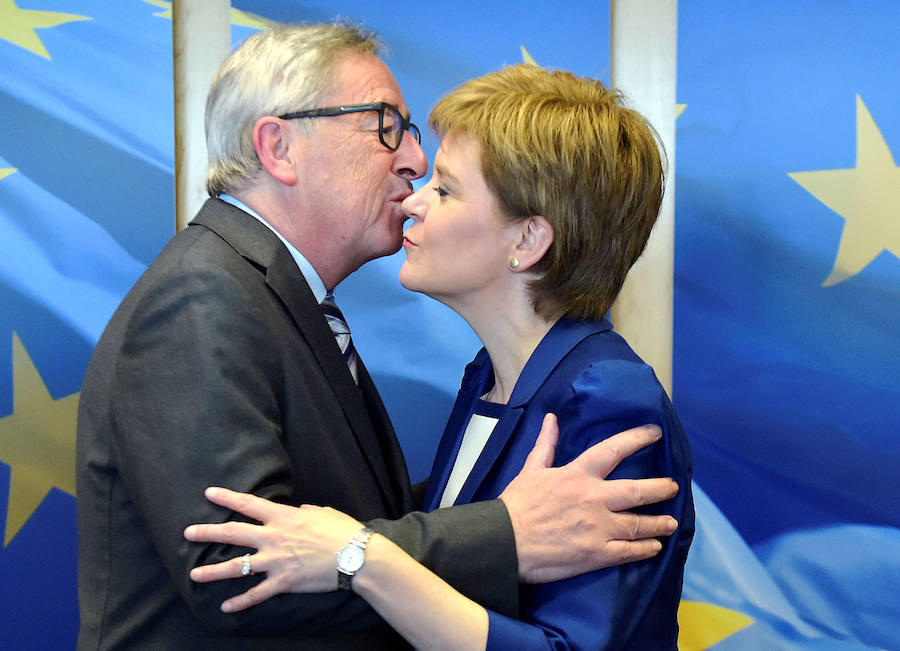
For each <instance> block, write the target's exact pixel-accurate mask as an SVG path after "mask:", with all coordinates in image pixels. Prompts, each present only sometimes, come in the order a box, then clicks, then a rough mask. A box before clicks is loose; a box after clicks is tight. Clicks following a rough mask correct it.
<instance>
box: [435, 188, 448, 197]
mask: <svg viewBox="0 0 900 651" xmlns="http://www.w3.org/2000/svg"><path fill="white" fill-rule="evenodd" d="M432 190H434V191H435V192H437V193H438V196H439V197H441V198H444V197H446V196H447V195H448V194H450V193H449V192H447V190H446V188H444V187H443V186H440V185H436V186H434V187H433V188H432Z"/></svg>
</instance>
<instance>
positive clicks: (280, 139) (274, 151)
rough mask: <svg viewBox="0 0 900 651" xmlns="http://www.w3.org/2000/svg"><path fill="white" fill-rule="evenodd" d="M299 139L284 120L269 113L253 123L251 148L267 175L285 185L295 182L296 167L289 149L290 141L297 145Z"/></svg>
mask: <svg viewBox="0 0 900 651" xmlns="http://www.w3.org/2000/svg"><path fill="white" fill-rule="evenodd" d="M300 140H302V139H301V138H298V137H297V136H296V134H295V133H294V132H293V131H292V130H291V129H289V128H288V126H287V124H286V123H285V122H284V120H281V119H279V118H276V117H274V116H271V115H267V116H265V117H261V118H260V119H259V120H257V121H256V124H254V125H253V148H254V149H255V150H256V157H257V158H258V159H259V163H260V165H262V167H263V169H264V170H265V171H266V172H268V173H269V176H271V177H272V178H274V179H275V180H276V181H279V182H280V183H284V184H285V185H295V184H296V183H297V179H298V174H297V169H296V168H295V167H294V163H293V160H294V159H293V157H292V156H291V155H290V149H291V144H292V142H293V144H294V146H298V145H299V144H300V142H299V141H300Z"/></svg>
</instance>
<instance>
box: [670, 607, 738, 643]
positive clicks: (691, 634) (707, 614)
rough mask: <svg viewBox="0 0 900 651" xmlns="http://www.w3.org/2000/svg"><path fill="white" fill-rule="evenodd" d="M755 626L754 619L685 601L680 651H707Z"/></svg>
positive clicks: (680, 615)
mask: <svg viewBox="0 0 900 651" xmlns="http://www.w3.org/2000/svg"><path fill="white" fill-rule="evenodd" d="M752 623H753V619H752V618H751V617H748V616H747V615H744V614H743V613H739V612H736V611H734V610H729V609H728V608H722V607H721V606H716V605H713V604H705V603H701V602H699V601H682V602H681V604H680V605H679V606H678V651H705V650H706V649H709V648H710V647H711V646H713V645H715V644H718V643H719V642H721V641H722V640H724V639H725V638H726V637H729V636H730V635H734V634H735V633H737V632H738V631H740V630H742V629H745V628H747V627H748V626H750V624H752Z"/></svg>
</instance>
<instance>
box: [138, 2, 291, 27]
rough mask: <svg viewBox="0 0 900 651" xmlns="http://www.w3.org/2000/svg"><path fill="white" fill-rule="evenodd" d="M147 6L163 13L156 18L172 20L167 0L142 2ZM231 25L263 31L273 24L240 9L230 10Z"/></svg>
mask: <svg viewBox="0 0 900 651" xmlns="http://www.w3.org/2000/svg"><path fill="white" fill-rule="evenodd" d="M144 2H146V3H147V4H149V5H153V6H154V7H160V8H161V9H162V10H163V11H158V12H157V13H155V14H153V15H154V16H156V17H157V18H168V19H169V20H172V3H171V2H167V0H144ZM231 24H232V25H238V26H239V27H253V28H256V29H263V28H264V27H266V26H267V25H274V24H275V23H274V22H273V21H271V20H268V19H267V18H263V17H262V16H257V15H256V14H251V13H249V12H246V11H241V10H240V9H232V10H231Z"/></svg>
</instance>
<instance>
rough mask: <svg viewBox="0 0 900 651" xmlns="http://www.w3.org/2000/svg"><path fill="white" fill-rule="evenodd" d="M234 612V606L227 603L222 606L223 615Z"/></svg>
mask: <svg viewBox="0 0 900 651" xmlns="http://www.w3.org/2000/svg"><path fill="white" fill-rule="evenodd" d="M232 610H234V606H232V605H231V604H230V603H228V602H227V601H226V602H225V603H223V604H222V612H223V613H230V612H231V611H232Z"/></svg>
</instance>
